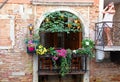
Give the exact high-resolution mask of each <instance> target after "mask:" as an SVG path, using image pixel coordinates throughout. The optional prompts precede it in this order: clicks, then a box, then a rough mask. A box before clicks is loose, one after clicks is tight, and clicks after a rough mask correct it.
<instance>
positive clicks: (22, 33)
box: [0, 0, 34, 82]
mask: <svg viewBox="0 0 120 82" xmlns="http://www.w3.org/2000/svg"><path fill="white" fill-rule="evenodd" d="M15 1H16V0H15ZM0 15H1V16H5V18H6V17H7V16H8V17H11V16H14V19H13V20H14V25H13V26H14V31H15V32H14V37H15V44H14V45H13V48H10V49H6V48H5V49H0V82H32V79H33V65H32V64H33V57H32V56H29V55H28V54H27V53H26V48H25V41H24V39H25V37H26V34H27V33H28V27H27V26H28V25H29V24H33V23H34V17H33V16H34V15H33V7H32V6H31V5H30V4H10V3H9V4H5V5H4V7H2V8H1V9H0ZM5 18H4V19H0V22H1V24H0V26H1V27H0V28H1V29H2V30H3V31H2V30H0V39H1V41H2V42H1V41H0V44H1V45H2V46H4V45H11V44H8V42H9V41H10V39H9V38H8V37H10V26H11V25H10V21H9V20H7V19H5ZM5 26H6V27H5ZM1 31H2V32H1ZM4 38H5V39H6V38H8V40H7V41H5V40H3V39H4ZM2 43H3V44H2Z"/></svg>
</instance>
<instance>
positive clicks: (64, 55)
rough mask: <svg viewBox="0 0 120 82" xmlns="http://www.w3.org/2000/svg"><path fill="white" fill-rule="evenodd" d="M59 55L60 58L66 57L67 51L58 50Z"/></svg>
mask: <svg viewBox="0 0 120 82" xmlns="http://www.w3.org/2000/svg"><path fill="white" fill-rule="evenodd" d="M56 51H57V53H58V56H60V57H64V58H65V57H66V54H67V51H66V50H65V49H60V50H56Z"/></svg>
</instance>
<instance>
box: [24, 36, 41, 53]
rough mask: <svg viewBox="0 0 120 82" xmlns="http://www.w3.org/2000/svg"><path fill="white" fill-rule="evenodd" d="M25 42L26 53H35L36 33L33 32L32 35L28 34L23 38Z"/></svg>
mask: <svg viewBox="0 0 120 82" xmlns="http://www.w3.org/2000/svg"><path fill="white" fill-rule="evenodd" d="M25 43H26V47H27V53H28V54H33V53H36V46H37V45H38V43H39V36H38V34H33V35H30V36H27V38H26V39H25Z"/></svg>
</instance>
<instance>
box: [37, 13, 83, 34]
mask: <svg viewBox="0 0 120 82" xmlns="http://www.w3.org/2000/svg"><path fill="white" fill-rule="evenodd" d="M39 30H40V32H41V31H42V32H44V31H45V32H67V33H69V32H70V31H72V32H79V31H81V23H80V20H79V19H78V17H77V16H75V15H74V14H72V13H70V12H66V11H56V12H53V13H50V14H49V13H48V14H47V16H46V18H45V20H44V21H43V22H42V24H41V26H40V28H39Z"/></svg>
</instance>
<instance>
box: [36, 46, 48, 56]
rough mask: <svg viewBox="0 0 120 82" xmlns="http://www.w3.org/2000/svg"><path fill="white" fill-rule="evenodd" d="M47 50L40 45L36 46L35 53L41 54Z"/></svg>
mask: <svg viewBox="0 0 120 82" xmlns="http://www.w3.org/2000/svg"><path fill="white" fill-rule="evenodd" d="M46 52H47V49H46V48H45V47H43V46H42V45H39V46H38V49H36V53H37V54H38V55H43V54H45V53H46Z"/></svg>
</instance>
